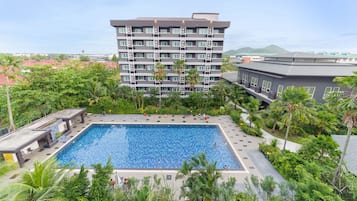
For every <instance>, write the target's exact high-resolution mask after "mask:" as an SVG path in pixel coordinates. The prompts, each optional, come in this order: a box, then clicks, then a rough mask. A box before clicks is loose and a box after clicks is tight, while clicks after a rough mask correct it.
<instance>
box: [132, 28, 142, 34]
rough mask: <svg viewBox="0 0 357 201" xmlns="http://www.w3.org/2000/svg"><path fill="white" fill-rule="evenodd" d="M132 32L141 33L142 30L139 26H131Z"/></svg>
mask: <svg viewBox="0 0 357 201" xmlns="http://www.w3.org/2000/svg"><path fill="white" fill-rule="evenodd" d="M133 32H134V33H142V32H143V28H141V27H133Z"/></svg>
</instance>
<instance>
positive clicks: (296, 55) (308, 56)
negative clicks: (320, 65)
mask: <svg viewBox="0 0 357 201" xmlns="http://www.w3.org/2000/svg"><path fill="white" fill-rule="evenodd" d="M266 57H267V58H301V59H302V58H304V59H338V58H339V57H336V56H329V55H319V54H311V53H305V52H289V53H284V54H276V55H271V56H266Z"/></svg>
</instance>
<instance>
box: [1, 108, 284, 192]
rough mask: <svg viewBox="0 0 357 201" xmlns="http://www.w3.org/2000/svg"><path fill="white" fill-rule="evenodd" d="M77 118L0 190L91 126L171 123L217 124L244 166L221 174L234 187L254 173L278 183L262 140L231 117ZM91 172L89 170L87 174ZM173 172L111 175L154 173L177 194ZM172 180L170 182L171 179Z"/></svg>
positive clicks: (3, 181) (5, 180)
mask: <svg viewBox="0 0 357 201" xmlns="http://www.w3.org/2000/svg"><path fill="white" fill-rule="evenodd" d="M79 121H80V120H79V119H76V120H75V121H74V126H73V128H72V132H71V133H70V134H69V137H70V138H71V139H70V140H69V141H67V142H66V143H60V142H59V143H57V144H55V145H54V146H53V147H51V148H47V149H44V150H41V151H34V152H33V153H31V154H30V155H29V156H27V158H28V159H29V161H28V162H26V163H25V166H24V167H23V168H19V169H17V170H15V171H13V172H11V173H9V174H7V175H4V176H3V177H1V178H0V188H1V187H3V186H5V185H8V184H9V183H11V182H15V181H17V180H18V179H19V178H20V177H21V176H20V175H21V174H22V173H23V172H24V171H25V170H28V169H32V168H33V162H34V161H36V160H37V161H43V160H46V159H47V158H49V157H51V156H54V155H55V154H56V152H57V151H58V150H60V149H61V148H62V147H64V146H65V145H66V144H68V143H71V140H73V139H74V138H76V137H77V136H78V135H79V134H80V133H81V132H82V131H83V130H84V129H86V128H87V127H88V126H89V125H90V124H91V123H139V124H140V123H143V124H144V123H156V124H162V123H170V124H172V123H174V124H187V123H191V124H217V125H219V126H220V127H221V128H222V130H223V134H224V135H225V138H226V139H227V142H228V143H229V145H231V147H232V149H233V151H234V152H235V153H236V154H237V155H238V156H237V157H238V158H239V160H240V161H241V163H242V164H243V166H244V170H242V171H222V175H223V178H228V177H235V178H236V179H237V188H240V190H243V189H242V188H243V187H244V185H243V183H244V178H246V177H249V176H250V175H251V174H254V175H256V176H258V177H260V178H262V177H264V176H268V175H271V176H273V177H274V178H275V179H276V181H281V180H282V177H281V176H280V175H279V174H278V173H277V171H275V169H274V168H273V167H272V165H271V164H270V162H269V161H268V160H267V159H265V157H264V156H263V155H262V154H261V153H260V152H259V150H258V146H259V143H261V142H263V141H264V139H263V138H258V137H254V136H250V135H247V134H245V133H244V132H242V130H241V129H240V128H239V127H238V126H237V125H236V124H235V123H234V122H233V121H232V119H231V118H230V116H227V115H225V116H214V117H210V118H209V119H208V121H204V120H201V119H200V118H199V117H198V116H193V115H148V116H144V115H98V114H89V115H87V116H86V117H85V123H84V124H81V123H79ZM91 173H92V171H90V174H91ZM176 173H177V171H176V170H115V171H114V174H113V175H119V176H123V177H136V178H139V179H140V178H143V177H145V176H152V175H154V174H157V175H159V176H160V175H161V176H162V177H163V178H166V180H167V183H168V184H169V185H170V186H171V187H173V188H174V189H176V190H177V191H179V186H180V185H181V181H175V179H174V178H175V176H176ZM170 178H171V179H170Z"/></svg>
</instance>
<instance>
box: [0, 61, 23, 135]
mask: <svg viewBox="0 0 357 201" xmlns="http://www.w3.org/2000/svg"><path fill="white" fill-rule="evenodd" d="M0 66H1V68H2V73H3V74H4V75H5V76H6V86H5V87H6V102H7V110H8V115H9V116H8V117H9V123H10V128H9V130H10V131H14V130H15V129H16V127H15V123H14V118H13V115H12V108H11V100H10V86H9V83H10V80H14V79H15V78H16V73H17V71H18V68H19V67H20V61H19V60H18V59H17V58H16V57H13V56H8V55H6V56H4V58H3V59H2V60H0Z"/></svg>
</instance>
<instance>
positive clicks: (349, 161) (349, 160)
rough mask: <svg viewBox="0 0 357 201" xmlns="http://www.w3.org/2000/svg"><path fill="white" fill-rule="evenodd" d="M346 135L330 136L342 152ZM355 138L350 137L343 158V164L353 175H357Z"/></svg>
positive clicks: (356, 138) (356, 141) (356, 140)
mask: <svg viewBox="0 0 357 201" xmlns="http://www.w3.org/2000/svg"><path fill="white" fill-rule="evenodd" d="M346 137H347V136H346V135H332V138H333V139H334V140H335V141H336V142H337V144H338V145H340V146H339V149H340V150H341V151H342V150H343V148H344V146H345V141H346ZM356 156H357V136H355V135H352V136H351V138H350V142H349V145H348V147H347V153H346V156H345V162H346V166H347V169H348V170H349V171H350V172H352V173H353V174H355V175H357V157H356Z"/></svg>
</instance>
